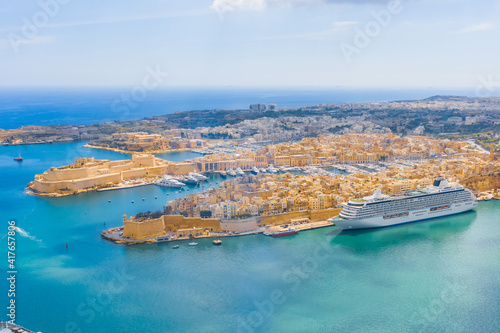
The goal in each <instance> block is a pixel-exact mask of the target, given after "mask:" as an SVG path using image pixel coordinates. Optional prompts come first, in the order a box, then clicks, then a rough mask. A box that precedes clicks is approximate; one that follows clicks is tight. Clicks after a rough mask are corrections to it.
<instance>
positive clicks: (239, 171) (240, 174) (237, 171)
mask: <svg viewBox="0 0 500 333" xmlns="http://www.w3.org/2000/svg"><path fill="white" fill-rule="evenodd" d="M236 174H237V175H238V176H244V175H245V172H243V170H241V168H237V169H236Z"/></svg>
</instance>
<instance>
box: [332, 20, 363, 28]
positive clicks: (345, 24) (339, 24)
mask: <svg viewBox="0 0 500 333" xmlns="http://www.w3.org/2000/svg"><path fill="white" fill-rule="evenodd" d="M358 23H359V22H357V21H339V22H335V23H334V24H333V26H334V27H346V26H350V25H356V24H358Z"/></svg>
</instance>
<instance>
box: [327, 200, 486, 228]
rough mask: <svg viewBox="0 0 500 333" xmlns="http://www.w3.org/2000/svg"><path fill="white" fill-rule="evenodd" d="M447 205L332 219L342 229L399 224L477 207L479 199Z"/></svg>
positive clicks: (457, 212)
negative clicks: (364, 216) (373, 215)
mask: <svg viewBox="0 0 500 333" xmlns="http://www.w3.org/2000/svg"><path fill="white" fill-rule="evenodd" d="M446 206H449V207H444V208H441V209H439V210H432V209H431V208H423V209H418V210H414V211H410V212H404V213H399V214H393V215H391V216H387V215H386V216H385V218H384V216H375V217H370V218H365V219H342V218H336V219H332V220H331V221H332V222H333V223H334V224H335V225H336V226H338V227H339V228H341V229H342V230H353V229H368V228H382V227H389V226H392V225H397V224H403V223H411V222H417V221H422V220H427V219H432V218H436V217H443V216H448V215H453V214H459V213H463V212H466V211H469V210H471V209H474V208H476V206H477V201H467V202H461V203H454V204H449V205H446Z"/></svg>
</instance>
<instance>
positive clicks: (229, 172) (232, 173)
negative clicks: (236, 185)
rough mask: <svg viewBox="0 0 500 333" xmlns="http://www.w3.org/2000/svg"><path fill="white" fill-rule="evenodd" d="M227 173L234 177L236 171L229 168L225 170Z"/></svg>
mask: <svg viewBox="0 0 500 333" xmlns="http://www.w3.org/2000/svg"><path fill="white" fill-rule="evenodd" d="M227 174H228V175H229V176H233V177H235V176H236V172H234V170H233V169H231V170H229V171H228V172H227Z"/></svg>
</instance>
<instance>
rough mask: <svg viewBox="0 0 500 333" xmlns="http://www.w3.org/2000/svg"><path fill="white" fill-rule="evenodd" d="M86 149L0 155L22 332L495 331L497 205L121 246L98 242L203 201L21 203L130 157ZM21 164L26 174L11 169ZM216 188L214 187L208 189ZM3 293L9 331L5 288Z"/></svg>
mask: <svg viewBox="0 0 500 333" xmlns="http://www.w3.org/2000/svg"><path fill="white" fill-rule="evenodd" d="M82 144H83V143H66V144H40V145H30V146H10V147H0V176H1V179H2V181H1V182H0V189H1V191H0V219H1V221H2V228H3V231H2V232H1V234H2V237H3V238H2V240H1V242H0V246H1V248H2V252H3V253H4V260H2V261H1V264H0V267H1V268H2V270H3V272H6V271H7V258H6V257H7V254H6V253H7V239H6V237H5V236H4V235H5V234H6V233H7V228H8V221H10V220H15V221H16V225H17V226H18V227H19V229H18V233H17V236H16V241H17V248H16V265H17V271H18V280H17V284H16V289H17V290H16V304H17V313H16V314H17V318H16V322H17V323H18V324H20V325H22V326H25V327H27V328H29V329H31V330H34V331H41V332H44V333H52V332H499V331H500V302H499V299H500V219H499V218H498V216H500V201H497V200H492V201H488V202H481V203H479V206H478V208H477V209H476V211H473V212H468V213H464V214H460V215H456V216H450V217H446V218H439V219H434V220H428V221H425V222H420V223H413V224H408V225H402V226H396V227H391V228H386V229H380V230H371V231H359V232H352V233H340V232H339V230H338V229H337V228H336V227H329V228H323V229H317V230H312V231H304V232H300V233H298V234H297V235H294V236H291V237H284V238H281V239H274V238H271V237H265V236H263V235H252V236H244V237H229V238H224V239H223V244H222V245H221V246H213V245H212V240H210V239H200V240H198V241H197V242H198V245H197V246H188V244H187V242H179V243H177V244H179V245H180V247H179V248H178V249H172V244H170V243H162V244H153V245H136V246H124V245H117V244H114V243H111V242H108V241H105V240H103V239H102V238H101V237H100V232H101V230H103V229H106V228H111V227H117V226H120V225H122V216H123V214H127V215H131V214H136V213H138V212H141V211H148V210H149V211H155V210H159V209H161V208H162V207H163V206H164V205H165V204H166V202H167V201H169V200H172V199H174V198H178V197H180V196H182V195H185V194H190V193H195V192H196V191H199V190H200V189H199V188H197V189H195V188H191V190H190V191H189V192H187V191H184V192H182V193H179V192H178V191H176V190H175V189H166V188H160V187H157V186H154V185H149V186H142V187H137V188H131V189H124V190H116V191H104V192H92V193H84V194H79V195H75V196H68V197H62V198H39V197H34V196H29V195H27V194H26V193H25V186H26V184H27V183H28V182H29V181H32V180H33V177H34V175H35V174H37V173H41V172H43V171H45V170H47V169H48V168H50V167H52V166H60V165H65V164H68V163H71V162H72V161H73V160H74V158H75V157H81V156H94V157H95V158H105V159H123V158H127V157H128V156H127V155H125V154H119V153H115V152H110V151H105V150H95V149H89V148H83V147H82ZM18 154H21V155H22V156H23V158H24V161H23V162H20V163H19V162H15V161H14V160H13V158H14V157H16V156H17V155H18ZM195 156H198V155H196V154H193V153H190V152H177V153H173V154H163V155H162V156H161V157H162V158H166V159H169V157H171V158H172V160H176V161H180V160H185V159H189V158H193V157H195ZM218 181H219V179H218V178H216V176H212V179H211V180H210V185H213V186H217V182H218ZM167 193H168V195H167ZM155 197H157V199H155ZM142 198H144V201H143V200H142ZM109 200H111V202H109ZM132 200H133V201H134V203H132V202H131V201H132ZM66 244H68V246H67V247H66ZM0 290H1V295H2V296H1V300H2V304H3V309H4V310H3V313H2V314H0V316H1V319H2V320H4V321H5V320H6V319H7V318H6V310H5V308H6V306H7V301H8V300H7V290H8V285H7V281H6V279H5V278H2V279H1V282H0Z"/></svg>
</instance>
